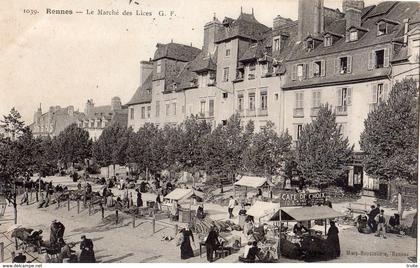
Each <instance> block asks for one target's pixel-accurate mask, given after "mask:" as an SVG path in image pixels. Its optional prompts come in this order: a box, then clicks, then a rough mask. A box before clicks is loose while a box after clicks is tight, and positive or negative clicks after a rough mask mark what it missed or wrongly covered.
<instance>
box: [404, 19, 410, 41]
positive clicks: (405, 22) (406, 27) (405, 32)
mask: <svg viewBox="0 0 420 268" xmlns="http://www.w3.org/2000/svg"><path fill="white" fill-rule="evenodd" d="M408 22H409V19H404V20H403V23H404V45H407V44H408V35H407V33H408Z"/></svg>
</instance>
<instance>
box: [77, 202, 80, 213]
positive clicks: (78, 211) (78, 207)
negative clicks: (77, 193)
mask: <svg viewBox="0 0 420 268" xmlns="http://www.w3.org/2000/svg"><path fill="white" fill-rule="evenodd" d="M79 213H80V199H77V214H79Z"/></svg>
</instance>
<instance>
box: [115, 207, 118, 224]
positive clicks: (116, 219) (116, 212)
mask: <svg viewBox="0 0 420 268" xmlns="http://www.w3.org/2000/svg"><path fill="white" fill-rule="evenodd" d="M115 224H118V209H117V210H115Z"/></svg>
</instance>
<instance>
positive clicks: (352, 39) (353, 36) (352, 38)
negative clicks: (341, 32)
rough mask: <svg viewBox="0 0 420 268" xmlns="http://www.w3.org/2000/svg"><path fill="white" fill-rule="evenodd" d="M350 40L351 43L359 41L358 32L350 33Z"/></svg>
mask: <svg viewBox="0 0 420 268" xmlns="http://www.w3.org/2000/svg"><path fill="white" fill-rule="evenodd" d="M349 39H350V41H357V39H358V35H357V30H352V31H350V36H349Z"/></svg>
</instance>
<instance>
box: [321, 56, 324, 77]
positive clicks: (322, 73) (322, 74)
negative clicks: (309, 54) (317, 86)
mask: <svg viewBox="0 0 420 268" xmlns="http://www.w3.org/2000/svg"><path fill="white" fill-rule="evenodd" d="M321 76H325V60H322V61H321Z"/></svg>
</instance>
